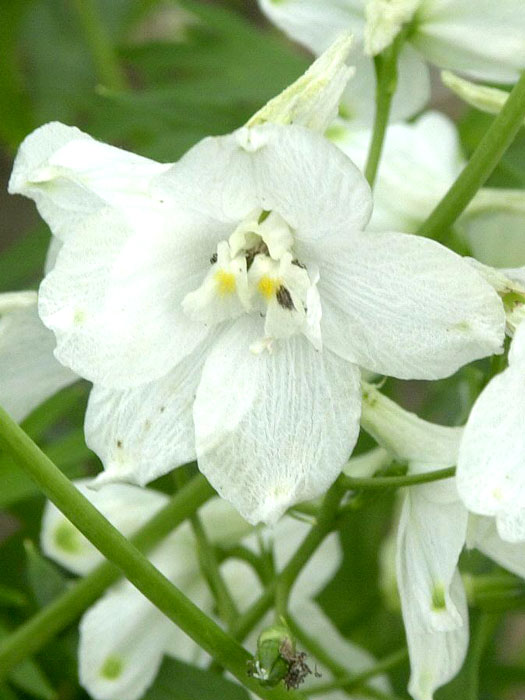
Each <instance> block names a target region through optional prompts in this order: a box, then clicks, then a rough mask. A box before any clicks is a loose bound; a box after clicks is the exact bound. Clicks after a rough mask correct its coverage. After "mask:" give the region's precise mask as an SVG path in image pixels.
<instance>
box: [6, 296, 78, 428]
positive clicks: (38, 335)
mask: <svg viewBox="0 0 525 700" xmlns="http://www.w3.org/2000/svg"><path fill="white" fill-rule="evenodd" d="M54 348H55V338H54V336H53V334H52V333H51V331H49V330H48V329H47V328H46V327H45V326H44V325H43V323H42V321H41V320H40V318H39V317H38V313H37V295H36V293H35V292H14V293H8V294H0V405H1V406H2V407H3V408H5V410H6V411H7V412H8V413H9V414H10V415H11V416H12V418H14V419H15V420H16V421H21V420H23V419H24V418H25V417H26V416H27V415H28V414H29V413H31V411H32V410H33V409H34V408H36V407H37V406H38V405H39V404H41V403H42V402H43V401H45V400H46V399H47V398H49V397H50V396H53V394H55V393H56V392H57V391H59V390H60V389H63V388H64V387H66V386H69V385H70V384H73V382H75V381H76V380H77V379H78V377H77V376H76V375H75V374H73V372H71V370H69V369H67V368H66V367H64V366H63V365H61V364H60V363H59V362H57V360H56V359H55V357H54V355H53V350H54Z"/></svg>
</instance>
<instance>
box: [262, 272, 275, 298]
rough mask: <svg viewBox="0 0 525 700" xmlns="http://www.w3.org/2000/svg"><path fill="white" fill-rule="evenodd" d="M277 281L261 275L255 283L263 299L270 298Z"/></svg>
mask: <svg viewBox="0 0 525 700" xmlns="http://www.w3.org/2000/svg"><path fill="white" fill-rule="evenodd" d="M277 285H278V281H277V280H275V279H272V278H271V277H268V276H267V275H263V277H261V279H260V280H259V282H258V284H257V289H258V290H259V292H260V293H261V294H262V296H263V297H264V298H265V299H268V300H269V299H271V298H272V297H273V295H274V294H275V292H276V290H277Z"/></svg>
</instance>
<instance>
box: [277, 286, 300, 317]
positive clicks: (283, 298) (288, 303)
mask: <svg viewBox="0 0 525 700" xmlns="http://www.w3.org/2000/svg"><path fill="white" fill-rule="evenodd" d="M275 297H276V299H277V301H278V303H279V305H280V306H282V307H283V309H288V311H293V310H294V309H295V306H294V303H293V301H292V295H291V294H290V292H289V291H288V290H287V289H286V287H284V286H283V285H281V286H280V287H279V289H278V290H277V293H276V295H275Z"/></svg>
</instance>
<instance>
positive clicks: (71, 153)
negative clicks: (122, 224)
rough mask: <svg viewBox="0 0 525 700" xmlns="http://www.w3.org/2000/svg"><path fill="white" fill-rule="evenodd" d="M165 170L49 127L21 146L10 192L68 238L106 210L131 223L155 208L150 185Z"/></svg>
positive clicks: (57, 125) (65, 129)
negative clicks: (32, 205)
mask: <svg viewBox="0 0 525 700" xmlns="http://www.w3.org/2000/svg"><path fill="white" fill-rule="evenodd" d="M168 167H169V165H164V164H161V163H156V162H155V161H152V160H149V159H148V158H143V157H142V156H138V155H136V154H134V153H130V152H128V151H123V150H121V149H120V148H115V147H114V146H108V145H107V144H104V143H101V142H100V141H96V140H95V139H93V138H91V136H88V134H84V133H83V132H82V131H80V130H79V129H77V128H75V127H71V126H66V125H65V124H61V123H60V122H51V123H50V124H45V125H44V126H42V127H40V128H39V129H36V130H35V131H33V132H32V133H31V134H30V135H29V136H28V137H27V138H26V139H25V140H24V141H23V142H22V145H21V146H20V149H19V151H18V155H17V157H16V160H15V164H14V168H13V173H12V175H11V179H10V181H9V192H10V193H11V194H15V193H16V194H23V195H25V196H26V197H31V198H32V199H34V200H35V202H36V205H37V207H38V210H39V212H40V215H41V216H42V218H43V219H44V220H45V221H46V222H47V223H48V224H49V226H50V228H51V230H52V231H53V233H54V234H55V235H57V236H59V237H60V238H66V237H67V236H68V235H69V234H71V233H73V232H74V231H75V230H76V228H77V226H78V224H80V223H81V222H82V220H83V219H84V218H85V217H86V216H88V215H89V214H92V213H94V212H96V211H97V210H99V209H101V208H102V207H104V206H107V205H110V206H112V207H116V208H118V209H120V210H121V212H122V213H123V215H126V216H129V217H130V219H132V218H133V212H134V211H135V210H136V209H137V208H139V207H144V206H145V207H148V206H155V205H156V203H155V202H154V201H153V200H152V199H150V198H149V196H148V187H149V182H150V180H151V178H152V177H154V176H155V175H158V174H160V173H161V172H163V171H164V170H166V169H167V168H168Z"/></svg>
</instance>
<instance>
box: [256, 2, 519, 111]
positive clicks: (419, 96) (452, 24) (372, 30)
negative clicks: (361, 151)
mask: <svg viewBox="0 0 525 700" xmlns="http://www.w3.org/2000/svg"><path fill="white" fill-rule="evenodd" d="M259 4H260V6H261V8H262V9H263V11H264V12H265V13H266V14H267V15H268V17H269V18H270V19H271V20H272V21H273V22H275V24H277V26H279V27H280V28H281V29H282V30H284V31H285V32H286V33H287V34H289V35H290V37H291V38H292V39H295V40H296V41H299V42H300V43H301V44H303V45H304V46H306V47H307V48H309V49H310V50H312V51H313V52H314V53H320V52H321V51H324V49H325V48H326V47H327V46H328V45H329V44H330V43H331V42H332V41H333V39H334V37H335V36H336V35H337V34H338V33H339V32H341V31H342V30H343V29H347V30H348V29H351V31H352V32H353V33H354V34H355V37H356V40H357V41H356V45H355V51H354V54H353V55H352V60H353V62H355V65H356V67H357V76H356V79H355V80H354V81H352V83H351V85H350V86H349V88H348V90H347V94H346V96H345V97H346V101H347V102H348V107H349V112H350V116H351V117H352V118H357V119H360V120H361V121H363V120H364V121H365V123H366V122H370V117H369V115H370V113H371V112H372V110H373V98H374V85H375V76H374V69H373V63H372V59H371V58H370V56H372V55H375V54H376V53H378V52H379V51H381V50H383V49H384V48H386V46H388V45H389V44H390V43H391V42H392V41H393V39H394V38H395V37H396V36H397V34H398V33H399V32H400V31H401V29H402V27H403V25H405V26H407V35H406V43H405V45H404V46H403V48H402V50H401V54H400V57H399V88H398V95H397V96H396V97H395V98H394V105H393V116H394V117H397V118H403V117H407V116H409V115H411V114H414V113H415V112H416V111H418V110H419V109H421V108H422V107H423V106H424V104H425V103H426V101H427V100H428V97H429V92H430V90H429V79H428V69H427V67H426V64H425V62H426V61H428V62H429V63H432V64H435V65H437V66H439V67H441V68H449V69H451V70H456V71H459V72H463V73H465V74H467V75H469V76H470V77H472V78H475V79H480V80H485V81H487V82H498V83H513V82H515V81H516V80H517V79H518V77H519V73H520V71H521V70H522V69H523V68H525V33H524V31H523V28H524V27H525V6H524V4H523V2H522V0H505V2H503V3H496V2H494V1H493V0H478V2H472V0H259Z"/></svg>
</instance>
